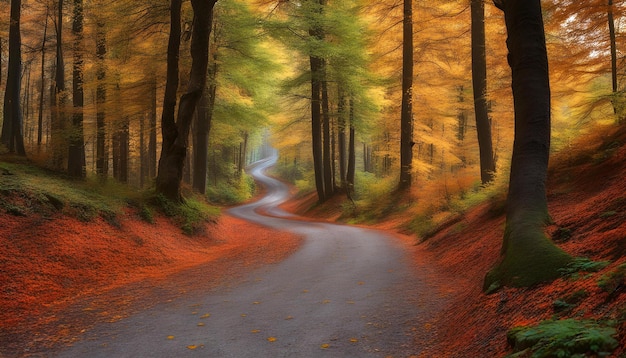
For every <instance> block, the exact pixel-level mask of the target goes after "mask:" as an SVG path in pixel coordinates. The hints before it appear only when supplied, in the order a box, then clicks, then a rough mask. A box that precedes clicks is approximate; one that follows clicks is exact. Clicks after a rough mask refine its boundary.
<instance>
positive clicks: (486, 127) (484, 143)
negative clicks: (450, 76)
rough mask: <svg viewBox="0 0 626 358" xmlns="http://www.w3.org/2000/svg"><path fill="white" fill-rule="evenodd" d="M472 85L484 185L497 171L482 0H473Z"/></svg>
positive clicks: (481, 176)
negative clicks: (490, 117) (488, 95)
mask: <svg viewBox="0 0 626 358" xmlns="http://www.w3.org/2000/svg"><path fill="white" fill-rule="evenodd" d="M471 13H472V86H473V90H474V113H475V117H476V133H477V135H478V148H479V152H480V179H481V181H482V183H483V185H485V184H488V183H490V182H491V181H493V177H494V173H495V171H496V165H495V160H494V156H493V143H492V136H491V120H490V119H489V112H488V110H487V59H486V49H485V3H484V2H483V0H472V3H471Z"/></svg>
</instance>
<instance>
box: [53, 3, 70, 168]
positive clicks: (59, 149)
mask: <svg viewBox="0 0 626 358" xmlns="http://www.w3.org/2000/svg"><path fill="white" fill-rule="evenodd" d="M56 41H57V42H56V66H55V76H54V98H53V102H54V109H53V111H52V117H51V127H52V130H51V133H50V135H51V142H52V166H53V167H55V168H57V169H61V168H62V166H63V162H64V160H65V155H64V154H63V153H64V152H65V150H66V149H67V147H66V140H65V115H66V113H65V106H66V104H67V93H66V88H65V61H64V59H63V0H58V1H57V18H56Z"/></svg>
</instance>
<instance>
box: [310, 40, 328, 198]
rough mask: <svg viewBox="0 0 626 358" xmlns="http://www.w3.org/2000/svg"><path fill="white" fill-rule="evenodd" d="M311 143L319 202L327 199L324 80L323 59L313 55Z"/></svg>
mask: <svg viewBox="0 0 626 358" xmlns="http://www.w3.org/2000/svg"><path fill="white" fill-rule="evenodd" d="M309 35H310V36H312V37H314V38H316V39H318V40H321V38H322V37H323V35H322V31H321V29H319V28H316V29H311V30H310V31H309ZM309 61H310V65H311V145H312V147H313V148H312V149H313V171H314V173H315V188H316V189H317V199H318V201H319V202H324V201H326V194H325V190H324V161H323V156H322V152H323V151H322V106H321V94H322V81H321V71H322V68H323V61H322V59H321V58H319V57H317V56H315V55H311V56H310V58H309Z"/></svg>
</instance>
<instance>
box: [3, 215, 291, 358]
mask: <svg viewBox="0 0 626 358" xmlns="http://www.w3.org/2000/svg"><path fill="white" fill-rule="evenodd" d="M299 243H300V239H299V238H298V237H296V236H295V235H292V234H288V233H283V232H277V231H273V230H269V229H267V228H264V227H261V226H258V225H254V224H250V223H247V222H245V221H242V220H239V219H236V218H233V217H230V216H227V215H223V216H222V217H220V219H219V220H218V222H217V223H216V224H207V228H206V230H205V233H204V234H200V235H196V236H187V235H185V234H183V233H182V230H181V229H180V228H179V227H177V226H175V225H174V224H173V223H172V222H171V221H170V220H169V219H167V218H164V217H157V218H156V222H155V223H154V224H149V223H146V222H144V221H141V220H140V219H139V217H138V216H137V215H136V214H135V213H134V212H132V211H131V210H129V211H128V212H127V213H126V215H124V216H123V217H122V218H120V225H119V227H116V226H114V225H111V224H110V223H108V222H106V221H105V220H103V219H101V218H98V219H96V220H94V221H93V222H88V223H85V222H81V221H79V220H77V219H74V218H70V217H67V216H63V215H61V214H58V215H56V216H53V217H52V218H44V217H41V216H40V215H31V216H28V217H19V216H12V215H9V214H4V213H2V214H0V307H2V309H0V356H2V355H3V353H4V354H6V355H9V356H13V355H14V354H16V352H22V353H23V354H24V355H28V354H30V353H33V352H36V351H37V350H41V349H44V348H46V347H52V346H54V345H55V344H59V343H60V344H63V343H68V342H71V341H72V340H74V339H76V337H77V335H78V334H80V332H81V331H83V330H84V329H86V328H88V327H89V326H90V325H93V324H95V323H97V322H98V321H112V320H117V319H119V318H121V317H122V316H123V315H125V314H129V313H130V311H129V310H131V309H136V308H134V306H135V305H136V304H137V302H139V301H141V302H142V304H143V305H146V304H150V299H151V298H150V297H151V293H154V292H156V291H155V290H158V296H159V299H162V298H163V297H164V292H167V293H166V295H169V296H168V297H172V298H173V297H175V296H176V295H177V294H180V293H181V292H180V290H194V289H198V290H199V289H207V287H209V286H211V285H214V284H215V283H217V282H219V281H220V280H221V279H224V278H225V277H226V276H228V278H229V280H230V279H232V278H233V277H236V276H237V275H238V274H241V273H242V272H245V271H247V270H250V269H251V268H253V267H255V266H257V265H260V264H267V263H272V262H277V261H279V260H281V259H282V258H284V257H285V256H286V255H288V254H289V253H291V252H293V251H294V250H295V249H296V248H297V247H298V245H299ZM190 271H191V272H192V274H181V273H186V272H190ZM122 288H123V290H122ZM140 298H141V300H140ZM154 301H155V302H156V298H155V299H154ZM72 312H78V314H76V313H72ZM29 352H30V353H29ZM33 354H34V353H33Z"/></svg>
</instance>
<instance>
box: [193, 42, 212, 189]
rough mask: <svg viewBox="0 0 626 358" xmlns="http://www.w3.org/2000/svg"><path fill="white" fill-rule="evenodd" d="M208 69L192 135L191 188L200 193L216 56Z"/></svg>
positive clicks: (206, 157) (204, 182)
mask: <svg viewBox="0 0 626 358" xmlns="http://www.w3.org/2000/svg"><path fill="white" fill-rule="evenodd" d="M211 62H212V63H211V65H210V66H209V69H208V78H207V82H208V83H207V84H208V86H207V87H208V88H207V89H206V90H205V91H204V92H203V93H202V97H201V98H200V102H199V103H198V108H197V116H196V123H195V132H194V136H193V140H194V142H193V148H194V152H193V153H194V161H193V168H194V172H193V188H194V189H195V190H197V191H198V192H199V193H201V194H205V193H206V186H207V174H208V168H207V166H208V160H209V133H210V132H211V120H212V118H213V108H214V106H215V94H216V91H217V82H216V80H217V78H216V77H217V70H218V65H217V58H216V57H215V54H213V59H212V61H211Z"/></svg>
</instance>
